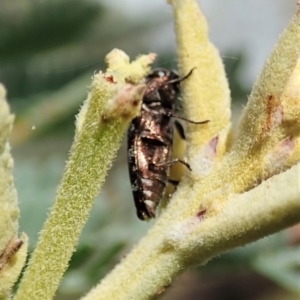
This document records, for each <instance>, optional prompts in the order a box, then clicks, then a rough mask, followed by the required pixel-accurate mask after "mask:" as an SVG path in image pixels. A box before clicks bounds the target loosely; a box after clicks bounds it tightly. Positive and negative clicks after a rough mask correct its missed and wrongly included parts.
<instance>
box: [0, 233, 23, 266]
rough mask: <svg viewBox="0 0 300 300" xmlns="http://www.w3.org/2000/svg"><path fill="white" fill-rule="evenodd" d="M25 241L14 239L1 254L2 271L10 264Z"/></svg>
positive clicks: (0, 264)
mask: <svg viewBox="0 0 300 300" xmlns="http://www.w3.org/2000/svg"><path fill="white" fill-rule="evenodd" d="M22 245H23V241H22V240H21V239H18V238H16V237H14V238H12V239H11V240H10V241H9V242H8V244H7V245H6V247H5V249H4V250H3V251H2V253H1V254H0V270H1V269H3V267H4V266H5V265H6V264H7V263H8V262H9V260H10V259H11V258H12V257H13V256H14V255H15V254H16V253H17V252H18V251H19V249H20V248H21V246H22Z"/></svg>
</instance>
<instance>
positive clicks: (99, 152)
mask: <svg viewBox="0 0 300 300" xmlns="http://www.w3.org/2000/svg"><path fill="white" fill-rule="evenodd" d="M153 59H154V55H149V56H141V57H139V58H138V59H137V60H136V61H135V62H132V63H131V64H130V63H129V58H128V57H127V55H125V53H123V52H121V51H118V50H113V51H112V52H111V53H110V54H109V55H108V56H107V62H108V66H109V68H108V70H107V72H106V73H101V72H100V73H98V74H96V75H95V76H94V78H93V82H92V87H91V92H90V94H89V97H88V99H87V100H86V102H85V104H84V105H83V107H82V109H81V112H80V113H79V116H78V117H77V124H76V125H77V128H76V130H77V131H76V136H75V141H74V143H73V145H72V148H71V152H70V158H69V161H68V163H67V166H66V171H65V174H64V176H63V179H62V182H61V185H60V187H59V189H58V192H57V197H56V200H55V203H54V206H53V208H52V209H51V212H50V215H49V218H48V219H47V221H46V223H45V225H44V227H43V229H42V231H41V233H40V236H39V241H38V244H37V247H36V249H35V250H34V253H33V255H32V257H31V259H30V261H29V265H28V267H27V269H26V271H25V274H24V277H23V279H22V281H21V283H20V286H19V289H18V291H17V293H16V296H15V298H14V299H15V300H28V299H30V300H41V299H43V300H47V299H49V300H50V299H52V298H53V296H54V294H55V291H56V289H57V287H58V284H59V282H60V280H61V278H62V275H63V273H64V271H65V270H66V268H67V266H68V262H69V260H70V258H71V255H72V253H73V251H74V249H75V247H76V245H77V243H78V239H79V235H80V233H81V231H82V228H83V226H84V224H85V223H86V221H87V219H88V215H89V212H90V210H91V208H92V206H93V201H94V198H95V196H96V195H97V194H98V192H99V189H100V187H101V185H102V183H103V181H104V178H105V176H106V173H107V171H108V169H109V167H110V166H111V163H112V160H113V158H114V157H115V154H116V151H117V149H118V148H119V146H120V141H121V138H122V136H123V134H124V131H125V130H126V128H127V125H128V124H129V122H130V120H131V119H132V118H133V117H135V116H136V115H137V114H138V112H139V108H140V104H141V99H142V96H143V93H144V91H145V85H144V84H139V82H140V81H141V80H142V79H143V77H144V76H145V75H147V73H148V72H149V67H148V64H149V63H151V62H152V61H153ZM127 82H130V83H127Z"/></svg>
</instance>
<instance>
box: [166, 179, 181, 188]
mask: <svg viewBox="0 0 300 300" xmlns="http://www.w3.org/2000/svg"><path fill="white" fill-rule="evenodd" d="M168 183H170V184H172V185H173V186H175V187H177V185H178V184H179V181H178V180H173V179H168Z"/></svg>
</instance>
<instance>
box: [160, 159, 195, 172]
mask: <svg viewBox="0 0 300 300" xmlns="http://www.w3.org/2000/svg"><path fill="white" fill-rule="evenodd" d="M177 162H179V163H181V164H183V165H185V166H186V167H187V168H188V169H189V170H190V171H192V168H191V166H190V165H189V164H188V163H187V162H186V161H184V160H182V159H179V158H175V159H172V160H170V161H167V162H164V163H161V164H155V166H156V167H162V166H170V165H173V164H175V163H177Z"/></svg>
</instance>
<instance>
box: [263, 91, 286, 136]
mask: <svg viewBox="0 0 300 300" xmlns="http://www.w3.org/2000/svg"><path fill="white" fill-rule="evenodd" d="M282 118H283V109H282V106H281V104H280V102H279V100H278V99H276V97H275V96H274V95H272V94H269V95H268V96H267V103H266V121H265V125H264V126H263V127H262V137H264V136H266V135H268V134H269V132H270V131H271V130H272V129H273V128H274V127H275V126H277V125H279V124H280V123H281V121H282Z"/></svg>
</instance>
